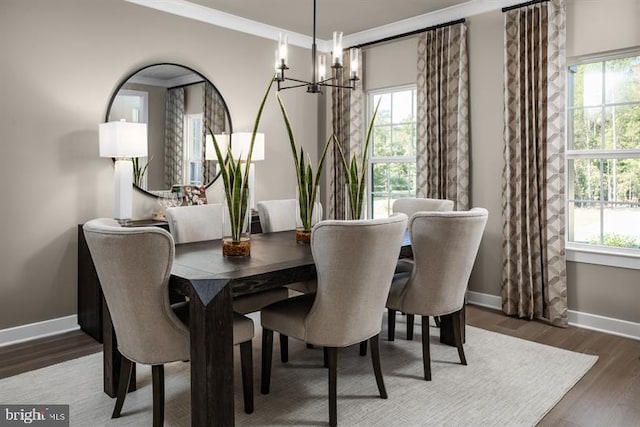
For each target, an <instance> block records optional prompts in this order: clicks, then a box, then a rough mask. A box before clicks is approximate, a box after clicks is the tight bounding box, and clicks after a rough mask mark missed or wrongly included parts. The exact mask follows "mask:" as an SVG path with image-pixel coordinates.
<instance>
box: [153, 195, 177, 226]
mask: <svg viewBox="0 0 640 427" xmlns="http://www.w3.org/2000/svg"><path fill="white" fill-rule="evenodd" d="M180 205H182V198H181V197H179V196H178V193H176V192H173V191H164V192H162V193H161V194H159V195H158V207H157V208H156V210H155V211H154V212H153V214H152V215H151V217H152V218H153V219H156V220H160V221H166V220H167V217H166V215H165V212H166V210H167V209H168V208H173V207H176V206H180Z"/></svg>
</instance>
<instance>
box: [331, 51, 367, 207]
mask: <svg viewBox="0 0 640 427" xmlns="http://www.w3.org/2000/svg"><path fill="white" fill-rule="evenodd" d="M357 52H358V55H359V58H358V63H359V64H363V62H362V52H361V51H360V49H358V51H357ZM342 63H343V64H344V68H343V71H342V81H341V82H340V81H339V82H337V84H341V85H345V86H346V85H349V84H350V82H349V75H350V74H351V70H350V65H351V58H350V53H349V50H347V51H346V52H344V54H343V61H342ZM363 68H364V65H362V66H361V67H360V75H361V76H363V75H364V71H363ZM362 87H363V85H362V80H360V81H358V82H357V85H356V89H355V90H351V89H340V88H332V90H331V113H332V116H333V133H334V135H335V136H336V138H337V139H338V141H339V144H340V146H341V147H342V151H343V152H344V155H345V158H347V159H350V156H351V155H360V153H361V152H362V144H363V142H364V141H363V140H364V116H365V97H364V91H363V90H362ZM326 162H327V163H326V165H325V168H326V170H327V179H328V181H329V191H328V204H329V209H328V212H329V214H328V218H329V219H346V218H347V216H348V212H347V211H348V209H347V206H348V205H347V203H348V202H347V200H346V197H348V196H347V194H346V191H345V180H344V171H343V167H342V163H341V162H340V157H339V154H338V149H337V148H336V147H333V150H330V152H329V154H328V155H327V159H326Z"/></svg>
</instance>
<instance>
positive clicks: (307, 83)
mask: <svg viewBox="0 0 640 427" xmlns="http://www.w3.org/2000/svg"><path fill="white" fill-rule="evenodd" d="M287 80H289V81H292V82H298V83H303V84H305V85H310V84H313V83H311V82H308V81H306V80H300V79H294V78H293V77H285V78H284V80H283V81H287ZM301 86H302V85H301Z"/></svg>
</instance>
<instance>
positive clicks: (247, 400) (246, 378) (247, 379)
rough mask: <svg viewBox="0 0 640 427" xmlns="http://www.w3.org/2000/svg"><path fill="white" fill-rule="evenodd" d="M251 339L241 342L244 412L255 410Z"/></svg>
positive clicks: (249, 412) (248, 412)
mask: <svg viewBox="0 0 640 427" xmlns="http://www.w3.org/2000/svg"><path fill="white" fill-rule="evenodd" d="M252 347H253V346H252V343H251V340H249V341H245V342H243V343H240V362H241V363H240V366H241V370H242V392H243V393H244V412H245V413H247V414H251V413H252V412H253V349H252Z"/></svg>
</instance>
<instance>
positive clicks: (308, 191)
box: [276, 95, 333, 231]
mask: <svg viewBox="0 0 640 427" xmlns="http://www.w3.org/2000/svg"><path fill="white" fill-rule="evenodd" d="M276 98H277V99H278V104H279V105H280V111H282V117H283V118H284V124H285V126H286V128H287V134H288V136H289V143H290V144H291V154H292V155H293V163H294V165H295V168H296V177H297V181H298V205H299V208H300V220H301V221H302V228H303V229H304V230H305V231H311V227H313V210H314V209H315V207H316V203H315V201H316V196H317V191H318V187H319V183H320V176H321V174H322V168H323V166H324V159H325V157H326V156H327V149H328V148H329V143H330V142H331V140H332V138H333V137H332V138H329V140H327V143H326V144H325V146H324V151H323V152H322V156H321V157H320V161H318V169H317V170H316V172H315V173H314V172H313V166H312V164H311V158H309V155H308V154H307V155H306V158H305V152H304V148H302V146H301V147H300V150H298V147H297V145H296V140H295V137H294V136H293V129H292V127H291V121H290V120H289V116H288V114H287V110H286V109H285V107H284V104H283V102H282V99H281V98H280V96H279V95H277V96H276Z"/></svg>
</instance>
